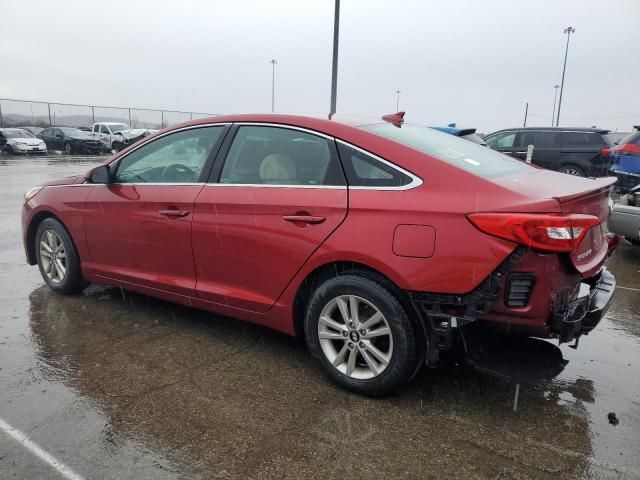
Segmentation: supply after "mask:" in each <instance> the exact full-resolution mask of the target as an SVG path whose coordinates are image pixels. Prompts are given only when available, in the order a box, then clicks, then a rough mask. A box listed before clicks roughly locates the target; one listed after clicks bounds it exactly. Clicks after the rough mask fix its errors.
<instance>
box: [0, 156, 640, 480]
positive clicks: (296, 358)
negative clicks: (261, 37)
mask: <svg viewBox="0 0 640 480" xmlns="http://www.w3.org/2000/svg"><path fill="white" fill-rule="evenodd" d="M103 158H104V157H66V156H62V155H50V156H46V157H37V158H16V157H11V156H6V155H5V156H0V178H1V179H2V187H1V188H0V229H1V230H0V307H1V308H0V427H3V428H0V478H2V479H4V478H7V479H9V478H20V479H22V478H25V479H27V478H28V479H31V478H43V479H49V478H51V479H57V478H86V479H93V478H95V479H121V478H135V479H165V478H167V479H173V478H175V479H191V478H194V479H210V478H213V479H246V478H255V479H272V478H278V479H281V478H291V479H293V478H296V479H297V478H327V479H333V478H340V477H342V478H346V477H348V478H421V479H430V478H482V479H484V478H504V479H511V478H516V479H528V478H536V479H537V478H540V479H556V478H561V479H563V478H586V479H609V478H611V479H614V478H615V479H618V478H623V479H635V478H640V247H633V246H631V245H628V244H623V245H621V246H620V247H619V249H618V250H617V251H616V253H615V254H614V256H613V257H612V258H611V259H610V262H609V266H610V268H611V270H612V271H613V273H614V274H615V275H616V277H617V281H618V289H617V292H616V298H615V300H614V304H613V306H612V308H611V310H610V311H609V314H608V315H607V317H606V318H605V319H604V320H603V321H602V322H601V324H600V325H599V326H598V328H597V329H596V330H595V331H594V332H592V333H591V334H590V335H589V336H586V337H583V338H582V339H581V341H580V345H579V348H578V349H577V350H573V349H570V348H568V347H567V346H566V345H562V346H560V347H559V348H558V347H557V346H556V345H555V344H554V343H552V342H543V341H540V340H531V341H529V342H525V344H522V345H520V344H519V345H517V346H516V347H515V348H510V349H509V351H510V353H509V355H511V354H513V355H516V356H517V358H515V359H505V360H504V362H502V363H503V364H504V365H507V366H508V369H507V370H505V371H503V372H502V373H504V374H506V375H507V376H511V377H513V378H515V379H516V380H511V381H510V380H507V379H506V378H498V377H496V376H494V375H490V374H487V373H483V372H479V371H477V370H474V369H472V368H470V367H462V366H449V367H446V368H443V369H440V370H423V371H422V372H421V373H420V374H419V375H418V376H417V378H416V379H415V380H414V381H413V383H412V384H411V385H410V387H408V388H407V389H406V390H404V391H402V392H400V393H398V394H397V395H395V396H393V397H389V398H385V399H369V398H363V397H359V396H356V395H353V394H349V393H347V392H345V391H342V390H340V389H339V388H337V387H335V386H334V385H332V384H331V383H329V382H328V381H327V380H326V379H325V377H324V376H323V375H322V373H321V372H320V370H319V368H318V366H317V365H316V364H315V363H314V361H313V360H312V359H311V358H310V357H309V355H308V354H307V352H306V350H305V347H304V345H303V343H302V342H301V341H298V340H296V339H293V338H289V337H287V336H284V335H281V334H278V333H275V332H272V331H269V330H267V329H264V328H260V327H256V326H253V325H248V324H244V323H241V322H239V321H235V320H233V319H229V318H222V317H216V316H214V315H211V314H208V313H204V312H200V311H197V310H191V309H188V308H185V307H181V306H177V305H173V304H170V303H166V302H163V301H159V300H155V299H151V298H147V297H144V296H141V295H135V294H131V293H129V292H126V291H121V290H120V289H114V288H108V287H103V286H97V285H94V286H91V287H90V288H89V289H87V290H86V291H85V292H84V293H83V294H81V295H76V296H68V297H65V296H60V295H56V294H54V293H52V292H50V291H49V290H48V289H47V288H46V287H45V286H44V283H43V281H42V279H41V278H40V274H39V272H38V270H37V268H36V267H30V266H28V265H27V264H26V263H25V260H24V254H23V249H22V243H21V233H20V208H21V204H22V194H23V193H24V192H25V191H26V190H27V189H28V188H29V187H31V186H35V185H38V184H39V183H40V182H42V181H44V180H46V179H51V178H58V177H62V176H67V175H72V174H77V173H82V172H84V171H86V170H87V169H88V168H89V167H90V166H91V165H94V164H96V163H97V162H99V161H101V160H102V159H103ZM498 363H500V362H498ZM539 367H544V368H542V370H543V373H544V375H543V376H542V377H544V378H543V379H542V380H541V379H540V378H541V377H540V375H539V372H538V370H539ZM533 377H535V379H534V378H533ZM516 381H519V382H521V385H520V394H519V398H518V408H517V410H516V411H515V412H514V411H513V402H514V394H515V390H516V388H515V382H516ZM610 412H611V413H615V416H616V418H617V419H618V420H619V423H618V424H617V425H615V426H614V425H612V424H610V423H609V420H608V418H607V415H608V413H610ZM10 428H13V429H14V430H11V432H12V433H13V435H12V434H10V433H9V429H10ZM16 432H20V434H22V435H26V437H28V439H29V440H28V441H25V437H20V436H19V434H17V433H16ZM33 445H36V446H37V447H39V448H40V449H41V450H39V452H40V453H42V452H45V453H46V454H48V455H50V457H47V458H49V460H51V459H53V460H54V462H53V463H54V465H57V468H56V467H55V466H52V464H51V462H49V463H47V462H46V461H44V460H43V459H42V455H40V456H37V455H36V454H35V453H34V448H33ZM55 462H58V463H55ZM65 468H66V469H67V470H65ZM70 472H71V473H70ZM71 475H76V477H73V476H71Z"/></svg>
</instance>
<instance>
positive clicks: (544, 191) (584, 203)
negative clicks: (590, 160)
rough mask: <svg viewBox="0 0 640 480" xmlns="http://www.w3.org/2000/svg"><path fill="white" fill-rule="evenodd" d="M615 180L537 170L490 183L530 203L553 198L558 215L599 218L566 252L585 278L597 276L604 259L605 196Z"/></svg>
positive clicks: (607, 196)
mask: <svg viewBox="0 0 640 480" xmlns="http://www.w3.org/2000/svg"><path fill="white" fill-rule="evenodd" d="M616 180H617V179H616V178H615V177H604V178H582V177H574V176H571V175H565V174H563V173H558V172H553V171H549V170H542V169H540V170H535V171H530V172H527V173H523V174H519V175H514V176H508V177H502V178H499V179H495V180H494V181H495V182H496V183H498V184H500V185H502V186H504V187H506V188H509V189H511V190H514V191H517V192H518V193H520V194H523V195H526V196H527V197H531V198H532V200H533V199H534V198H535V199H537V200H538V199H540V198H546V199H554V200H556V201H557V202H558V206H559V211H560V212H562V213H566V214H584V215H593V216H596V217H598V218H599V219H600V224H599V225H596V226H594V227H591V228H590V229H589V230H588V231H587V233H586V235H585V236H584V238H583V239H582V241H581V242H580V243H579V244H578V246H577V247H576V248H574V250H573V251H572V252H570V253H569V257H570V259H571V262H572V264H573V266H574V267H575V268H576V270H578V272H580V274H582V276H583V277H585V278H586V277H591V276H593V275H595V274H597V273H598V271H599V270H600V268H601V267H602V266H603V265H604V263H605V261H606V260H607V257H608V252H609V244H608V242H607V238H606V233H607V228H606V224H607V219H608V218H609V214H610V210H609V208H610V207H609V193H610V190H611V186H612V185H613V184H614V183H615V182H616Z"/></svg>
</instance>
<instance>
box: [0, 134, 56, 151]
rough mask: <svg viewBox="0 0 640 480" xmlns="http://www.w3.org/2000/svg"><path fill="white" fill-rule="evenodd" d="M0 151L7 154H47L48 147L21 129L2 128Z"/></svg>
mask: <svg viewBox="0 0 640 480" xmlns="http://www.w3.org/2000/svg"><path fill="white" fill-rule="evenodd" d="M0 149H1V150H3V151H4V152H6V153H14V154H18V153H47V145H46V144H45V143H44V141H42V140H41V139H39V138H36V137H34V136H33V135H31V134H30V133H29V132H27V131H26V130H22V129H20V128H0Z"/></svg>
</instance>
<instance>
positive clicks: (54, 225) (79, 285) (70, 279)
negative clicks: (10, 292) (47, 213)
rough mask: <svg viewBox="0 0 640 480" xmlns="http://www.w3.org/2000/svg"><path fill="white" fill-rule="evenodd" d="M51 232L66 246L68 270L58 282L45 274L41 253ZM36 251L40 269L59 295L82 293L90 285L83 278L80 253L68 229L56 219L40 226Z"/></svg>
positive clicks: (65, 264) (66, 265) (65, 260)
mask: <svg viewBox="0 0 640 480" xmlns="http://www.w3.org/2000/svg"><path fill="white" fill-rule="evenodd" d="M50 230H51V231H53V232H54V233H55V234H56V235H57V236H58V238H59V239H60V240H61V241H62V245H63V246H64V253H65V256H64V266H65V268H66V272H65V273H64V275H63V278H62V280H58V281H54V280H52V279H51V278H50V277H49V275H48V274H47V273H46V272H45V266H44V261H43V254H42V253H41V242H42V241H43V239H44V236H45V235H47V232H48V231H50ZM35 249H36V260H37V262H38V269H39V270H40V274H41V275H42V278H43V279H44V281H45V282H46V284H47V285H48V286H49V288H51V289H52V290H54V291H56V292H58V293H62V294H65V295H67V294H71V293H77V292H80V291H82V290H84V289H85V288H86V287H87V285H88V283H87V282H85V281H84V279H83V278H82V272H81V270H80V257H79V255H78V251H77V250H76V247H75V245H74V244H73V240H71V236H70V235H69V233H68V232H67V230H66V228H64V226H63V225H62V224H61V223H60V222H59V221H58V220H56V219H55V218H47V219H45V220H43V221H42V223H40V225H38V229H37V231H36V238H35Z"/></svg>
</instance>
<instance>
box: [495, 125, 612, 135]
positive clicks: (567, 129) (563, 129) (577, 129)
mask: <svg viewBox="0 0 640 480" xmlns="http://www.w3.org/2000/svg"><path fill="white" fill-rule="evenodd" d="M514 130H517V131H522V130H524V131H526V130H545V131H552V132H553V131H558V132H595V133H602V134H605V133H609V132H611V130H607V129H606V128H585V127H514V128H503V129H502V130H496V131H495V132H491V133H490V134H489V135H493V134H494V133H500V132H512V131H514Z"/></svg>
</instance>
